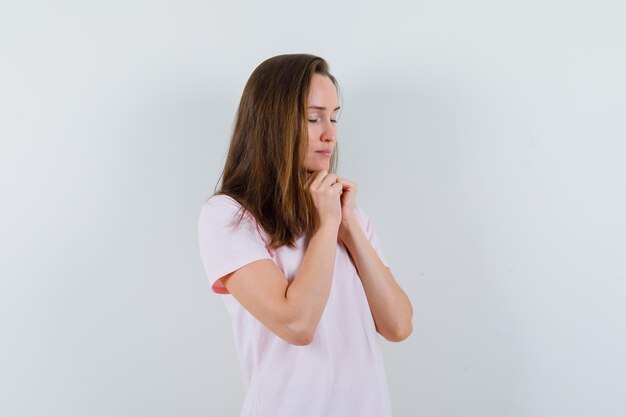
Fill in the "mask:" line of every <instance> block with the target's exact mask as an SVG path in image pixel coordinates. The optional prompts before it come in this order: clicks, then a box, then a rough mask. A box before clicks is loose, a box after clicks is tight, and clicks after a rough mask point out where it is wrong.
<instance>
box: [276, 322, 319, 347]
mask: <svg viewBox="0 0 626 417" xmlns="http://www.w3.org/2000/svg"><path fill="white" fill-rule="evenodd" d="M316 330H317V326H311V325H309V326H306V325H297V324H295V323H292V324H291V325H290V326H287V328H286V329H285V332H284V334H285V337H283V340H285V341H286V342H287V343H290V344H292V345H296V346H307V345H310V344H311V343H313V339H315V332H316Z"/></svg>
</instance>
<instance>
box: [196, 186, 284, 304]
mask: <svg viewBox="0 0 626 417" xmlns="http://www.w3.org/2000/svg"><path fill="white" fill-rule="evenodd" d="M240 207H241V206H240V205H239V203H237V202H236V200H234V199H232V198H231V197H228V196H225V195H216V196H212V197H211V198H209V199H208V200H207V201H206V202H205V203H204V204H203V205H202V208H201V210H200V215H199V219H198V243H199V248H200V257H201V259H202V263H203V264H204V269H205V272H206V275H207V278H208V280H209V283H210V284H211V289H212V290H213V292H215V293H217V294H229V292H228V290H227V289H226V287H224V285H223V284H222V281H220V278H222V277H223V276H225V275H227V274H229V273H231V272H233V271H236V270H237V269H239V268H241V267H243V266H245V265H247V264H249V263H252V262H254V261H257V260H260V259H272V257H271V255H270V253H269V251H268V249H267V246H266V245H265V241H264V240H263V238H262V237H261V235H260V234H259V231H258V230H257V227H256V222H255V221H254V219H253V218H252V217H251V216H250V215H249V214H248V213H246V214H245V215H244V218H243V220H242V221H241V223H240V224H239V226H237V220H238V218H239V214H238V210H239V208H240Z"/></svg>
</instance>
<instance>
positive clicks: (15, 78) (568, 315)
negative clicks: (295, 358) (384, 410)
mask: <svg viewBox="0 0 626 417" xmlns="http://www.w3.org/2000/svg"><path fill="white" fill-rule="evenodd" d="M625 11H626V7H624V6H623V3H622V2H618V1H594V2H591V1H587V2H580V1H578V2H577V1H574V2H572V1H564V0H561V1H555V0H547V1H546V0H543V1H473V2H464V1H406V2H399V1H385V2H376V3H374V2H362V1H347V2H329V1H317V2H312V3H298V2H293V1H263V2H260V1H259V2H253V1H247V2H233V3H228V2H224V1H221V2H212V1H172V0H169V1H141V2H140V1H132V2H131V1H110V0H109V1H106V2H105V1H98V2H94V1H92V2H79V1H75V2H68V1H57V2H45V1H23V2H16V1H15V2H3V3H2V5H1V6H0V56H1V63H0V140H1V145H0V192H1V195H0V199H1V204H0V236H1V239H0V242H1V243H0V245H1V246H0V255H1V258H0V274H1V277H0V330H1V340H0V415H2V416H12V417H13V416H15V417H17V416H19V417H35V416H47V417H60V416H63V417H75V416H76V417H78V416H94V417H105V416H116V417H137V416H150V417H158V416H163V417H165V416H235V415H238V413H239V409H240V407H241V403H242V401H243V385H242V379H241V375H240V371H239V364H238V360H237V356H236V353H235V347H234V342H233V335H232V329H231V325H230V318H229V316H228V313H227V312H226V310H225V308H224V306H223V304H222V301H221V300H220V298H219V297H220V296H219V295H216V294H213V293H212V292H211V291H210V288H209V283H208V281H207V280H206V278H205V275H204V271H203V267H202V264H201V261H200V257H199V252H198V247H197V216H198V213H199V208H200V205H201V204H202V203H203V202H204V200H205V199H206V198H208V197H209V196H210V195H211V193H212V192H213V189H214V187H215V185H216V183H217V180H218V177H219V174H220V172H221V169H222V167H223V163H224V159H225V153H226V149H227V146H228V140H229V134H230V132H231V127H232V122H233V118H234V115H235V110H236V107H237V104H238V101H239V98H240V96H241V92H242V89H243V86H244V84H245V82H246V80H247V78H248V76H249V75H250V73H251V72H252V71H253V69H254V68H255V67H256V66H257V65H258V64H259V63H260V62H261V61H263V60H264V59H266V58H269V57H271V56H274V55H277V54H283V53H296V52H307V53H313V54H317V55H320V56H322V57H324V58H325V59H327V61H328V62H329V63H330V66H331V71H332V72H333V74H334V75H335V76H336V77H337V78H338V80H339V83H340V85H341V89H342V97H343V102H342V106H343V109H344V110H343V112H342V115H341V118H340V122H339V125H338V128H339V135H338V140H339V146H340V161H339V171H338V174H339V175H340V176H344V177H346V178H348V179H350V180H353V181H355V182H357V184H358V185H359V192H358V201H359V204H360V205H361V206H362V207H363V208H364V209H365V210H366V211H367V212H368V213H369V214H370V216H371V217H372V219H373V221H374V224H375V225H376V228H377V231H378V235H379V238H380V241H381V243H382V247H383V250H384V253H385V254H386V257H387V258H388V260H389V262H390V264H391V265H392V270H393V272H394V275H395V277H396V279H397V281H398V282H399V283H400V285H401V286H402V287H403V288H404V289H405V291H406V292H407V293H408V295H409V296H410V298H411V300H412V303H413V307H414V311H415V315H414V331H413V334H412V335H411V336H410V338H409V339H407V340H406V341H404V342H402V343H398V344H394V343H390V342H387V341H385V340H384V339H382V338H381V340H380V343H381V347H382V349H383V354H384V360H385V365H386V370H387V375H388V380H389V385H390V392H391V398H392V402H393V408H394V415H395V416H397V417H402V416H407V417H408V416H428V417H436V416H442V417H444V416H445V417H457V416H458V417H491V416H492V417H554V416H569V417H582V416H594V417H595V416H603V417H618V416H619V417H621V416H624V415H625V414H626V399H625V398H626V397H625V396H624V393H625V392H626V360H625V352H626V306H625V305H624V300H625V296H626V238H625V236H626V221H625V216H624V213H626V169H625V167H624V157H625V155H626V145H625V142H626V123H625V111H626V100H625V97H626V82H625V77H624V74H626V54H625V51H626V26H625V25H624V23H623V20H624V15H625V13H624V12H625Z"/></svg>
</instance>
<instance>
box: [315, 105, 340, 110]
mask: <svg viewBox="0 0 626 417" xmlns="http://www.w3.org/2000/svg"><path fill="white" fill-rule="evenodd" d="M307 108H308V109H316V110H326V107H322V106H309V107H307ZM340 108H341V106H339V107H337V108H335V110H333V111H337V110H339V109H340Z"/></svg>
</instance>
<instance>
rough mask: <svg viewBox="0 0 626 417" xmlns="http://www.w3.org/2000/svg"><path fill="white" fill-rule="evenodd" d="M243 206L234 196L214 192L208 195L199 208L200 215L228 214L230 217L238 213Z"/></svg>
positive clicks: (221, 215)
mask: <svg viewBox="0 0 626 417" xmlns="http://www.w3.org/2000/svg"><path fill="white" fill-rule="evenodd" d="M242 209H243V207H242V206H241V204H239V202H238V201H237V200H235V199H234V198H232V197H230V196H228V195H224V194H215V195H212V196H211V197H209V198H208V199H207V200H206V201H205V202H204V203H203V204H202V206H201V208H200V216H201V217H203V216H204V217H206V216H211V217H214V216H219V217H223V216H229V217H232V216H234V215H235V214H237V213H239V211H240V210H242Z"/></svg>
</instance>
